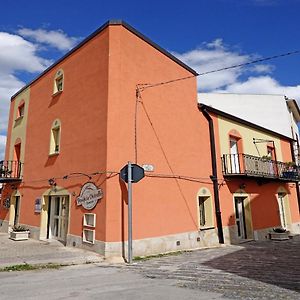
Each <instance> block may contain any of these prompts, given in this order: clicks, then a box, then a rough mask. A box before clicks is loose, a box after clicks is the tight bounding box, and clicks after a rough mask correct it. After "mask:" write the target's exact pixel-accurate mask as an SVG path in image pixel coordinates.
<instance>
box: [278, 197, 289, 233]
mask: <svg viewBox="0 0 300 300" xmlns="http://www.w3.org/2000/svg"><path fill="white" fill-rule="evenodd" d="M284 197H285V193H278V206H279V217H280V225H281V227H282V228H286V225H287V224H286V223H287V222H286V212H285V208H284Z"/></svg>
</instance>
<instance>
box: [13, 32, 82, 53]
mask: <svg viewBox="0 0 300 300" xmlns="http://www.w3.org/2000/svg"><path fill="white" fill-rule="evenodd" d="M18 34H20V35H21V36H23V37H25V38H28V39H32V40H33V41H34V42H37V43H40V44H46V45H49V46H51V47H54V48H57V49H58V50H61V51H64V50H70V49H71V48H73V47H74V46H75V45H76V43H77V42H78V38H75V37H69V36H67V35H66V34H65V33H64V32H63V31H62V30H56V31H55V30H49V31H47V30H44V29H36V30H33V29H29V28H22V29H19V30H18Z"/></svg>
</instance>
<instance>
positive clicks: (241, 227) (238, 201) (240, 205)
mask: <svg viewBox="0 0 300 300" xmlns="http://www.w3.org/2000/svg"><path fill="white" fill-rule="evenodd" d="M244 199H245V198H243V197H235V198H234V201H235V219H236V225H237V229H238V237H239V238H241V239H246V238H247V232H246V222H245V208H244Z"/></svg>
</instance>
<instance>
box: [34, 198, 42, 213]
mask: <svg viewBox="0 0 300 300" xmlns="http://www.w3.org/2000/svg"><path fill="white" fill-rule="evenodd" d="M41 211H42V198H36V199H35V201H34V212H35V213H37V214H40V213H41Z"/></svg>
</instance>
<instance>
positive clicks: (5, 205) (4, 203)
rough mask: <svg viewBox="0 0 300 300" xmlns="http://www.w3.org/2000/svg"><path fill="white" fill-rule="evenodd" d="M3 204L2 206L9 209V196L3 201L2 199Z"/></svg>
mask: <svg viewBox="0 0 300 300" xmlns="http://www.w3.org/2000/svg"><path fill="white" fill-rule="evenodd" d="M3 206H4V208H6V209H9V208H10V197H7V198H5V199H4V201H3Z"/></svg>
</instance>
